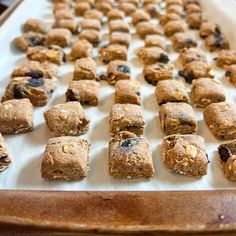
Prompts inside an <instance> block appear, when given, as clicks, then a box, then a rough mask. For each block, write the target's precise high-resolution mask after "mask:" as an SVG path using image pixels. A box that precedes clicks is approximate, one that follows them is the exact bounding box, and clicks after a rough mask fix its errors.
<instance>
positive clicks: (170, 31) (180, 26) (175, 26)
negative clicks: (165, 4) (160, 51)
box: [164, 20, 186, 37]
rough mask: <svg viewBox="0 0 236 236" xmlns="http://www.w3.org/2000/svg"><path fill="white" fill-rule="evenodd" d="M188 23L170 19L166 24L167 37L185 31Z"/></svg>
mask: <svg viewBox="0 0 236 236" xmlns="http://www.w3.org/2000/svg"><path fill="white" fill-rule="evenodd" d="M185 31H186V24H185V23H184V22H183V21H180V20H176V21H169V22H168V23H166V24H165V26H164V33H165V35H166V36H167V37H170V36H172V35H174V34H175V33H179V32H185Z"/></svg>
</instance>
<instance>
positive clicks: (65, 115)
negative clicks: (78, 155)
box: [43, 102, 90, 137]
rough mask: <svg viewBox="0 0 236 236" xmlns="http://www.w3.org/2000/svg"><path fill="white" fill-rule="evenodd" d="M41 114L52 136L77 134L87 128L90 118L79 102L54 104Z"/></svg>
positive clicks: (84, 131) (85, 130)
mask: <svg viewBox="0 0 236 236" xmlns="http://www.w3.org/2000/svg"><path fill="white" fill-rule="evenodd" d="M43 115H44V118H45V120H46V123H47V125H48V128H49V130H50V133H51V135H52V136H53V137H59V136H78V135H81V134H84V133H86V132H87V131H88V129H89V123H90V120H89V118H88V117H87V115H86V114H85V111H84V109H83V107H82V106H81V105H80V103H79V102H67V103H64V104H58V105H55V106H53V107H52V108H50V109H49V110H47V111H45V112H44V114H43Z"/></svg>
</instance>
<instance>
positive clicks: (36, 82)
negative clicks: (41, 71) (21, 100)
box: [27, 78, 44, 87]
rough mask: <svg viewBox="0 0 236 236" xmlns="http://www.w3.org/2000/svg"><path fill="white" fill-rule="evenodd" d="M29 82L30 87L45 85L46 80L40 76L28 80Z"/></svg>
mask: <svg viewBox="0 0 236 236" xmlns="http://www.w3.org/2000/svg"><path fill="white" fill-rule="evenodd" d="M27 84H28V85H29V86H30V87H40V86H42V85H44V80H43V79H42V78H39V79H35V78H32V79H29V80H28V82H27Z"/></svg>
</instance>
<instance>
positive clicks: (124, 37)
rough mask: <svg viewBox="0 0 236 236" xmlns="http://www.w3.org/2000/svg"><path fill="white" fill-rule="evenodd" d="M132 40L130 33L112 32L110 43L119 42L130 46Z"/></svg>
mask: <svg viewBox="0 0 236 236" xmlns="http://www.w3.org/2000/svg"><path fill="white" fill-rule="evenodd" d="M130 42H131V36H130V34H129V33H124V32H112V33H111V34H110V38H109V44H119V45H124V46H126V47H127V48H129V45H130Z"/></svg>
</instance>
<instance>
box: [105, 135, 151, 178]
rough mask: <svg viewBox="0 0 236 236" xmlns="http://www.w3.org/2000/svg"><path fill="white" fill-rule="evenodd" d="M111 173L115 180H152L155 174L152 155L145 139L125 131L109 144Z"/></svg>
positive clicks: (114, 137)
mask: <svg viewBox="0 0 236 236" xmlns="http://www.w3.org/2000/svg"><path fill="white" fill-rule="evenodd" d="M108 167H109V173H110V175H111V176H112V177H115V178H127V179H131V178H142V179H146V178H150V177H153V174H154V166H153V161H152V153H151V149H150V147H149V143H148V141H147V140H146V139H145V138H142V137H137V136H136V135H135V134H133V133H130V132H127V131H123V132H119V133H117V134H116V135H115V136H113V137H112V138H111V139H110V142H109V157H108Z"/></svg>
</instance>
